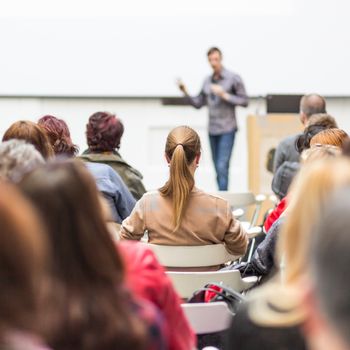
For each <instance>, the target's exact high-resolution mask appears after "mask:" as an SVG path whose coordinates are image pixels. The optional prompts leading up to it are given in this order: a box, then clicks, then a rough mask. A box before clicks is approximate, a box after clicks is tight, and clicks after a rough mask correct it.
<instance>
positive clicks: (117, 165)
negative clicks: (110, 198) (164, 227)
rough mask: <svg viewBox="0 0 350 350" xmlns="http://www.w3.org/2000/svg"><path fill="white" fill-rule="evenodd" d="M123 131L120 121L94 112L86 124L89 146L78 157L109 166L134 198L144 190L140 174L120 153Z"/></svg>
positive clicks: (113, 116) (110, 115) (112, 116)
mask: <svg viewBox="0 0 350 350" xmlns="http://www.w3.org/2000/svg"><path fill="white" fill-rule="evenodd" d="M123 133H124V126H123V124H122V122H121V121H120V120H119V119H118V118H117V117H116V116H115V115H113V114H110V113H107V112H97V113H94V114H93V115H92V116H91V117H90V118H89V122H88V124H87V125H86V139H87V144H88V146H89V148H88V150H87V151H85V152H84V153H83V154H82V155H81V156H80V158H81V159H82V160H84V161H88V162H97V163H104V164H107V165H109V166H111V167H112V168H113V169H114V170H115V171H116V172H117V173H118V174H119V176H120V177H121V178H122V179H123V181H124V183H125V185H126V186H127V187H128V188H129V191H130V192H131V194H132V195H133V196H134V198H135V199H136V200H138V199H140V198H141V197H142V195H143V194H144V193H145V192H146V189H145V187H144V185H143V183H142V174H141V173H140V172H139V171H137V170H136V169H134V168H133V167H131V166H130V165H129V164H128V163H127V162H126V161H125V160H124V159H123V158H122V157H121V155H120V153H119V148H120V140H121V137H122V136H123Z"/></svg>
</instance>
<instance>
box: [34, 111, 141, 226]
mask: <svg viewBox="0 0 350 350" xmlns="http://www.w3.org/2000/svg"><path fill="white" fill-rule="evenodd" d="M38 124H39V125H40V126H41V127H42V128H43V129H44V130H45V131H46V133H47V135H48V138H49V140H50V143H51V146H52V148H53V150H54V152H55V155H56V156H63V157H74V156H75V155H76V154H77V153H78V151H79V148H78V146H76V145H74V144H73V142H72V139H71V136H70V131H69V128H68V125H67V124H66V122H65V121H64V120H63V119H58V118H56V117H54V116H52V115H46V116H44V117H42V118H40V119H39V121H38ZM86 166H87V168H88V169H89V171H90V172H91V174H92V175H93V177H94V178H95V180H96V185H97V188H98V189H99V191H100V192H101V193H102V195H103V196H104V198H105V199H106V201H107V203H108V205H109V207H110V214H111V215H110V216H109V217H108V222H114V223H117V224H121V222H122V220H124V219H125V218H126V217H128V216H129V215H130V213H131V210H132V209H133V208H134V206H135V203H136V201H135V199H134V198H133V196H132V195H131V193H130V192H129V190H128V188H127V187H126V186H125V184H124V182H123V180H122V179H121V178H120V176H119V175H118V174H117V173H116V172H115V171H114V170H113V169H112V168H111V167H110V166H108V165H106V164H100V163H92V162H87V163H86ZM118 231H119V229H118Z"/></svg>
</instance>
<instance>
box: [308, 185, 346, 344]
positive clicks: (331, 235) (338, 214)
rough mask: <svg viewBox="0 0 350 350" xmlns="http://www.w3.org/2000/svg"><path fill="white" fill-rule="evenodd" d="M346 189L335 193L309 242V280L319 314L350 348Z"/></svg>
mask: <svg viewBox="0 0 350 350" xmlns="http://www.w3.org/2000/svg"><path fill="white" fill-rule="evenodd" d="M349 212H350V187H347V188H345V189H344V188H343V189H342V191H338V192H337V193H335V194H334V195H333V196H332V197H331V198H330V200H329V202H328V205H327V206H326V208H325V214H324V215H321V218H320V220H319V222H318V224H317V226H316V231H315V233H316V234H315V235H313V240H312V241H311V247H310V248H311V249H310V258H311V271H310V272H311V277H312V278H313V282H314V286H315V294H316V296H317V298H318V300H319V305H320V311H321V312H322V314H323V315H324V316H325V318H326V319H327V320H328V322H329V323H330V324H331V325H332V328H334V329H335V330H336V332H338V334H339V335H340V336H341V337H342V339H343V340H344V341H345V342H346V343H347V345H348V346H350V333H349V328H350V298H349V290H350V279H349V276H348V274H349V266H350V232H349V231H350V215H349Z"/></svg>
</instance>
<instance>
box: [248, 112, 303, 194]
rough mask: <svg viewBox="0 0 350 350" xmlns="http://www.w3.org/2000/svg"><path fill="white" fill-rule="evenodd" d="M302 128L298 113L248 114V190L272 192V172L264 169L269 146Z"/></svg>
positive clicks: (274, 146)
mask: <svg viewBox="0 0 350 350" xmlns="http://www.w3.org/2000/svg"><path fill="white" fill-rule="evenodd" d="M302 129H303V127H302V124H301V123H300V120H299V115H298V114H268V115H265V116H256V115H250V116H248V120H247V133H248V169H249V170H248V178H249V190H251V191H252V192H254V193H264V194H269V193H271V192H272V191H271V181H272V174H271V173H269V172H268V171H267V169H266V161H267V153H268V152H269V150H270V149H271V148H276V147H277V145H278V144H279V142H280V141H281V140H282V139H283V138H285V137H286V136H288V135H293V134H296V133H298V132H301V131H302Z"/></svg>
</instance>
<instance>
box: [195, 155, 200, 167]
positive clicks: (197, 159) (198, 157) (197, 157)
mask: <svg viewBox="0 0 350 350" xmlns="http://www.w3.org/2000/svg"><path fill="white" fill-rule="evenodd" d="M200 159H201V152H199V153H198V154H197V155H196V157H195V161H196V165H198V163H199V160H200Z"/></svg>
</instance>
